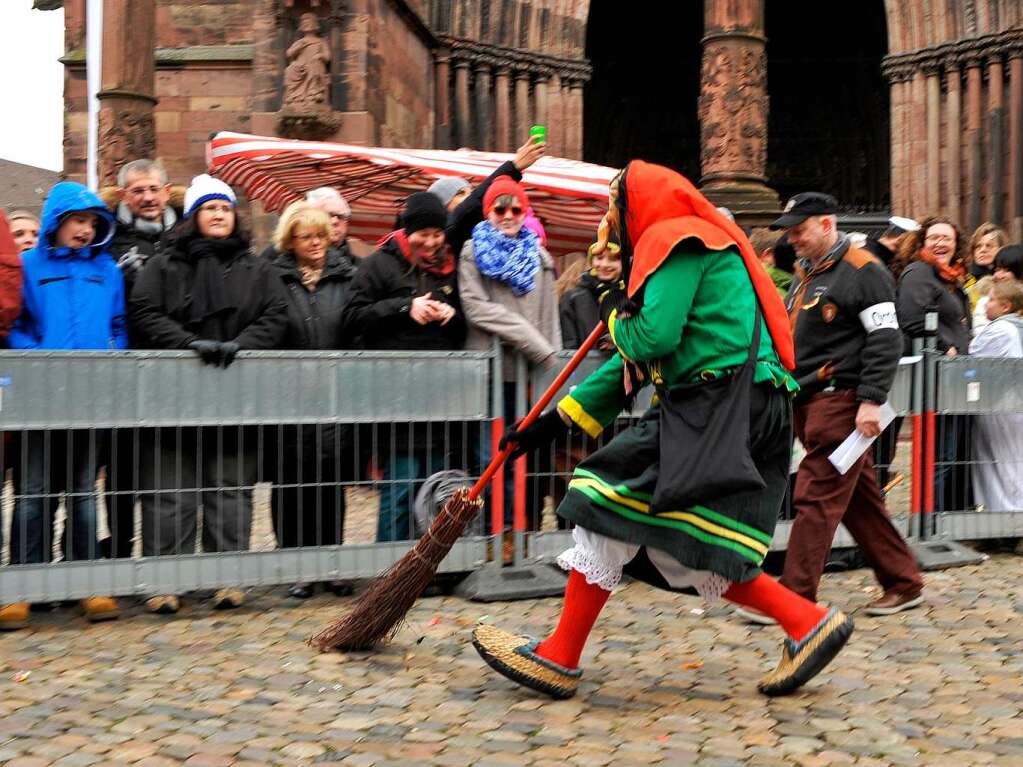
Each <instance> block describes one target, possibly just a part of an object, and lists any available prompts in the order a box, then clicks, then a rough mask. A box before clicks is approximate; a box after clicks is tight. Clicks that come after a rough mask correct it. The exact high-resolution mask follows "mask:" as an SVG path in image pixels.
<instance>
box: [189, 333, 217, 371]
mask: <svg viewBox="0 0 1023 767" xmlns="http://www.w3.org/2000/svg"><path fill="white" fill-rule="evenodd" d="M188 348H189V349H191V350H192V351H194V352H195V353H196V354H198V355H199V357H200V358H201V359H202V361H203V362H204V363H206V364H207V365H219V364H220V342H218V341H207V340H205V339H201V340H199V341H192V343H190V344H189V345H188Z"/></svg>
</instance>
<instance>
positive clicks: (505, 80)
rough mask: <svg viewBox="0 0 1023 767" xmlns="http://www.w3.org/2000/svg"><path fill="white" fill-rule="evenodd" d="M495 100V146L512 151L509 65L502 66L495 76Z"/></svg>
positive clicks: (504, 150) (497, 148) (499, 149)
mask: <svg viewBox="0 0 1023 767" xmlns="http://www.w3.org/2000/svg"><path fill="white" fill-rule="evenodd" d="M494 102H495V106H496V112H497V114H496V116H495V119H494V130H495V131H496V139H497V140H496V142H495V143H494V148H495V149H496V150H497V151H498V152H510V151H512V143H511V77H510V75H509V72H508V67H506V66H501V67H499V68H498V70H497V74H496V75H495V76H494Z"/></svg>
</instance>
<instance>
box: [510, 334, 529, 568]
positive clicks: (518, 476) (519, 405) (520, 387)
mask: <svg viewBox="0 0 1023 767" xmlns="http://www.w3.org/2000/svg"><path fill="white" fill-rule="evenodd" d="M528 385H529V364H528V362H527V361H526V358H525V357H524V356H523V355H521V354H516V355H515V418H516V419H518V418H520V417H521V416H523V415H525V413H526V412H527V411H528V410H529V408H528V406H527V403H526V393H527V387H528ZM514 472H515V475H514V476H515V485H514V486H515V505H514V515H513V520H512V530H513V531H514V538H515V566H516V567H520V566H521V565H522V564H523V562H524V560H525V553H526V552H525V543H526V456H524V455H523V456H520V457H519V458H518V460H516V461H515V466H514Z"/></svg>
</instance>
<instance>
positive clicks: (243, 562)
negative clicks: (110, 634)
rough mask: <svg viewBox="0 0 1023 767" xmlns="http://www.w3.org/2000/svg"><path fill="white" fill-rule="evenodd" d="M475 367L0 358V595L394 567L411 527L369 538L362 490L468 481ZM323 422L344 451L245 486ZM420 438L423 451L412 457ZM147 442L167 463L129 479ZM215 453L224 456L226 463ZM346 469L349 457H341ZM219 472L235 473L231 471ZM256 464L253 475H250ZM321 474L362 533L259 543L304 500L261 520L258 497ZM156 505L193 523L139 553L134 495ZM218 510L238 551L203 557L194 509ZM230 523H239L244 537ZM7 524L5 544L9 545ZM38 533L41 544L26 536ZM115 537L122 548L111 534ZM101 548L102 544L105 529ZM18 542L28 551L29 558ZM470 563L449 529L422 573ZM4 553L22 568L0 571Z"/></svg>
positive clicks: (173, 588)
mask: <svg viewBox="0 0 1023 767" xmlns="http://www.w3.org/2000/svg"><path fill="white" fill-rule="evenodd" d="M493 359H494V355H493V354H492V353H489V352H488V353H478V352H418V351H417V352H312V353H306V352H302V353H297V352H285V351H281V352H245V353H242V354H240V355H239V356H238V360H237V361H236V362H235V363H234V364H233V365H232V366H231V367H229V368H227V369H219V368H215V367H209V366H204V365H202V364H200V363H199V362H198V360H197V358H196V357H195V355H194V354H191V353H185V352H118V353H105V352H2V353H0V431H2V432H3V433H4V437H5V449H4V450H3V452H2V453H0V458H2V465H3V467H4V469H5V471H7V472H9V473H11V474H13V475H14V476H13V481H12V482H8V483H5V485H6V488H5V489H6V492H5V494H4V504H3V514H2V515H0V519H2V521H3V525H2V527H0V549H2V562H3V564H4V565H5V566H3V567H0V604H6V603H10V602H13V601H29V602H45V601H55V600H67V599H78V598H83V597H86V596H90V595H111V596H123V595H139V596H149V595H157V594H182V593H184V592H187V591H191V590H204V589H216V588H224V587H249V586H266V585H276V584H286V583H293V582H296V581H302V582H317V581H344V580H351V579H358V578H367V577H371V576H374V575H376V574H377V573H379V572H380V571H381V570H383V569H385V568H386V567H388V566H389V565H390V564H392V563H393V562H395V561H397V559H398V558H400V557H401V556H402V555H403V554H404V553H405V551H407V549H408V548H409V547H410V545H411V543H410V541H411V540H412V539H413V538H414V537H415V532H414V530H413V529H412V518H411V515H410V517H409V520H408V528H407V529H403V530H400V531H392V532H393V533H395V534H393V535H390V536H389V537H390V538H394V539H396V540H388V541H384V542H379V543H378V542H370V541H371V540H372V538H373V534H374V528H375V526H374V525H373V521H374V520H375V518H376V515H377V508H376V498H375V494H376V493H378V492H383V493H387V492H388V491H389V490H390V489H395V490H396V491H400V490H402V489H406V490H408V491H409V493H410V495H411V494H414V492H415V490H416V489H418V486H419V485H420V484H421V481H422V480H423V479H424V478H425V477H426V476H428V475H429V474H431V473H432V472H433V470H435V469H439V468H448V469H459V470H463V471H465V472H466V473H468V474H469V475H470V477H471V476H473V475H475V474H478V472H479V469H480V465H481V462H482V461H483V460H484V459H485V458H486V451H485V450H482V449H480V447H479V445H480V444H481V443H482V442H483V441H484V440H486V439H488V438H489V436H490V435H489V434H488V430H489V426H490V420H491V399H492V397H493V394H492V392H491V388H490V387H491V382H492V373H491V366H492V363H493ZM337 424H344V425H345V427H346V429H348V431H347V432H346V437H345V439H346V440H348V442H349V443H350V444H348V446H347V452H346V453H343V454H342V451H338V452H336V453H335V454H333V456H332V458H331V459H330V460H332V461H333V463H334V466H333V467H331V466H327V467H326V468H322V467H321V468H320V469H316V470H315V471H313V470H308V471H306V476H302V478H301V479H299V480H298V481H292V482H291V483H290V484H284V485H283V488H280V484H281V483H280V476H278V477H276V479H277V480H278V484H277V485H274V486H272V487H271V486H269V485H267V484H266V482H265V481H261V480H265V476H264V474H265V473H267V471H268V472H269V473H270V474H273V473H274V471H275V469H274V464H275V463H276V472H277V474H278V475H280V473H281V471H282V467H289V468H295V467H297V466H299V465H300V464H301V463H302V462H303V460H304V459H303V457H302V455H301V452H302V451H303V450H304V449H307V448H309V445H310V444H312V448H310V449H316V448H318V447H320V445H319V440H320V435H321V431H320V430H321V429H322V430H328V429H331V428H333V427H334V426H335V425H337ZM302 429H305V430H306V431H305V432H302V431H301V430H302ZM296 433H297V434H305V435H306V436H307V437H309V435H311V439H312V442H310V439H305V442H303V439H302V438H297V437H295V436H294V435H295V434H296ZM324 433H331V434H333V432H324ZM288 434H291V435H292V436H291V437H290V441H289V437H288ZM332 438H334V439H337V440H338V441H340V438H336V437H332ZM161 440H166V441H167V443H166V444H164V443H163V442H161ZM360 443H361V444H360ZM424 443H425V444H426V445H427V447H425V448H423V449H422V450H418V446H421V445H422V444H424ZM154 444H155V445H157V446H159V447H157V448H154V447H153V446H154ZM296 444H297V446H296ZM409 444H413V445H415V446H417V451H416V452H418V453H421V455H420V456H419V461H420V463H419V464H418V465H416V466H415V467H414V469H409V468H408V467H407V466H406V467H405V469H404V473H395V471H394V469H395V468H396V467H397V466H398V465H399V462H401V461H404V460H405V459H406V453H408V454H411V453H412V452H413V451H412V450H406V449H405V448H406V447H407V445H409ZM115 445H118V446H120V447H121V449H122V455H121V456H120V460H119V459H118V457H117V456H116V455H114V454H113V453H112V450H111V447H112V446H115ZM168 445H169V447H168ZM184 447H188V450H184ZM161 448H162V449H164V450H167V451H169V452H170V454H171V455H172V456H179V458H178V459H177V465H174V464H173V463H170V464H167V465H169V466H170V467H171V468H170V469H169V472H168V473H170V474H171V476H164V477H163V478H162V481H160V482H151V483H149V484H146V482H144V481H143V478H144V475H146V473H147V469H149V468H153V467H154V466H155V465H156V463H157V462H158V461H157V460H152V459H153V456H157V455H160V453H159V450H160V449H161ZM204 450H205V451H207V452H206V453H205V454H204V452H203V451H204ZM124 451H128V452H127V453H125V452H124ZM176 451H177V452H176ZM182 455H183V456H185V458H183V459H182V458H181V457H180V456H182ZM232 456H241V459H240V460H236V461H235V462H234V464H232V463H231V461H232ZM128 458H130V461H128V463H127V465H128V468H127V470H126V471H124V472H122V476H121V477H120V479H118V478H117V476H116V471H117V467H118V466H119V465H121V464H122V462H123V461H124V460H127V459H128ZM363 459H365V460H363ZM193 461H194V462H195V465H192V462H193ZM204 461H205V463H204ZM328 462H329V461H328ZM349 462H351V463H352V464H353V465H352V466H351V467H349V466H343V465H342V464H343V463H345V464H347V463H349ZM81 463H84V464H85V465H86V466H87V467H89V469H90V470H95V469H98V468H99V467H100V466H105V467H106V469H105V473H106V477H105V481H101V482H100V483H98V484H88V485H87V486H85V485H83V484H82V482H81V481H76V480H79V478H78V477H76V476H74V475H75V473H76V470H77V469H78V467H79V465H80V464H81ZM235 464H236V465H237V467H238V468H237V479H235V476H236V475H235V470H234V469H233V468H231V467H232V466H234V465H235ZM225 465H226V466H227V468H226V469H224V466H225ZM196 466H198V468H196ZM209 466H213V467H218V466H219V467H220V468H221V469H223V471H224V472H225V473H226V476H225V477H222V478H221V479H222V481H221V482H220V483H219V484H211V483H209V482H208V481H204V478H205V477H208V473H209V472H206V473H204V472H205V467H209ZM266 466H270V469H269V470H267V471H264V468H265V467H266ZM389 467H390V469H391V471H390V472H389V471H388V468H389ZM162 468H165V466H163V465H160V466H155V469H154V471H153V472H151V473H154V474H156V475H159V470H160V469H162ZM349 469H350V470H349ZM209 471H210V472H212V471H214V469H210V470H209ZM30 472H35V474H33V476H36V475H38V474H40V472H41V473H42V476H43V477H44V479H42V480H40V482H42V484H41V485H40V486H39V487H36V491H35V492H30V493H26V492H25V486H26V485H27V484H30V483H29V480H28V476H29V474H30ZM254 472H255V475H254V474H253V473H254ZM331 472H334V473H333V474H332V473H331ZM294 473H295V472H292V474H294ZM124 474H130V478H128V477H125V476H124ZM328 475H329V476H328ZM112 476H113V482H111V479H112ZM338 477H345V479H340V480H338ZM389 477H393V479H391V478H389ZM182 479H189V480H190V481H182ZM93 482H95V480H93ZM339 484H340V485H342V486H343V487H345V488H347V489H348V490H349V493H348V506H349V508H348V510H347V517H348V519H347V521H348V522H349V524H351V522H352V509H351V504H352V497H351V496H352V491H356V492H357V493H358V494H360V497H361V505H362V507H364V508H363V511H364V513H363V516H364V517H366V516H368V517H369V519H368V524H364V525H363V527H367V528H368V534H367V535H366V536H364V537H363V539H362V540H360V542H359V543H345V544H343V545H341V544H340V543H335V544H332V545H317V546H308V545H305V544H304V542H303V540H302V532H301V530H299V532H298V540H297V542H296V541H294V540H293V541H292V542H291V546H292V547H290V548H278V547H276V543H275V541H274V539H275V535H274V531H273V530H271V524H270V523H271V522H273V521H279V520H285V521H286V518H287V517H289V515H293V514H296V513H297V514H299V517H300V522H299V523H298V524H299V525H303V524H306V523H305V521H301V520H304V517H302V515H301V513H300V512H303V513H307V512H308V511H309V510H308V509H305V510H299V511H296V510H294V509H291V508H285V509H282V510H281V511H280V515H279V520H268V519H267V517H268V516H269V514H268V509H269V508H271V507H272V500H273V499H272V497H271V496H270V493H273V492H277V491H278V490H279V489H280V492H282V493H286V492H287V491H288V490H294V491H296V492H297V491H302V490H303V489H316V488H318V487H330V488H336V487H337V486H338V485H339ZM33 487H35V485H33ZM147 491H148V492H147ZM124 495H127V496H128V497H129V498H130V508H129V510H128V512H127V513H128V515H129V517H130V522H129V523H130V524H131V525H132V531H131V534H130V539H131V550H130V551H129V552H127V553H124V552H122V554H121V555H120V556H117V555H115V554H113V553H111V551H104V550H103V549H102V546H101V545H100V544H98V543H97V541H98V539H100V538H102V537H103V533H104V532H109V528H110V526H111V524H112V523H113V521H114V520H113V519H111V518H109V513H110V505H111V504H112V503H113V504H116V503H117V499H118V497H119V496H124ZM157 498H163V499H164V500H167V499H170V501H171V502H172V503H178V502H183V501H181V499H191V500H189V503H192V502H194V503H195V506H196V507H197V511H196V512H195V513H196V515H197V517H198V520H197V522H196V525H195V527H196V530H197V533H196V534H193V536H192V542H191V548H188V547H187V546H186V547H185V549H184V550H183V551H179V552H178V553H176V554H175V555H173V556H155V555H154V556H140V554H141V553H142V549H143V548H144V544H145V543H146V541H150V542H152V539H153V537H154V536H153V535H152V534H150V535H149V536H148V537H147V536H146V535H144V534H143V533H144V531H145V528H146V524H145V522H146V520H145V516H146V514H145V508H146V499H151V502H152V503H154V508H155V503H156V501H155V500H152V499H157ZM238 498H242V499H243V500H242V501H240V502H239V501H238V500H237V499H238ZM195 499H200V500H195ZM244 499H248V500H247V501H246V500H244ZM260 499H262V500H260ZM136 501H140V503H139V504H137V505H136ZM88 503H95V504H96V505H97V510H96V513H95V515H94V516H93V517H91V518H90V516H89V514H88V512H83V513H78V512H77V511H76V509H79V508H84V507H78V506H76V504H88ZM218 503H235V504H236V505H237V504H238V503H240V504H241V505H239V506H237V508H240V509H244V508H246V507H245V504H246V503H248V504H249V505H248V507H247V512H248V515H249V520H248V521H247V520H245V519H242V518H243V517H245V512H244V511H243V512H239V514H238V517H239V521H238V522H237V527H238V530H240V532H238V530H236V531H235V532H238V536H237V537H239V538H241V539H244V540H241V541H240V542H239V543H238V544H237V546H236V548H237V549H238V550H230V549H231V547H230V546H226V545H221V543H218V542H215V545H214V546H212V548H215V549H219V550H216V551H212V552H208V553H205V552H204V553H200V551H201V549H200V546H199V545H197V543H196V542H195V541H196V538H199V539H201V540H202V542H203V544H205V543H206V541H205V533H206V529H207V526H208V523H209V522H210V517H211V505H216V504H218ZM316 503H317V505H318V506H319V504H320V502H319V501H317V502H316ZM19 504H24V507H23V508H24V509H25V510H28V509H30V508H31V509H42V511H40V512H38V513H39V514H42V523H41V524H39V523H38V522H37V521H35V520H37V519H38V516H37V517H36V518H35V519H34V520H33V521H32V522H31V523H29V522H28V521H27V517H26V513H27V512H25V513H22V515H21V517H20V525H17V524H12V520H15V519H16V518H17V516H18V515H17V509H18V507H19ZM33 504H35V505H33ZM299 505H301V501H299ZM140 507H141V508H140ZM226 508H231V507H230V506H228V507H226ZM320 511H322V509H320V508H317V509H316V510H315V512H316V513H319V512H320ZM155 516H156V515H155V514H153V515H151V518H152V517H155ZM165 518H166V516H165ZM76 520H79V522H78V524H77V526H76ZM81 520H86V521H85V522H82V521H81ZM327 521H328V522H329V521H330V520H329V519H328V520H327ZM363 521H364V522H367V520H363ZM54 522H56V525H57V528H56V530H54V528H53V524H54ZM61 523H63V535H62V534H61V529H60V528H61ZM282 524H283V523H282ZM248 525H251V526H252V529H251V531H250V532H249V533H248V534H246V532H245V529H244V528H246V527H247V526H248ZM323 525H324V522H323V521H322V520H320V519H317V520H315V525H314V526H315V527H316V530H315V531H314V532H313V533H309V534H307V535H306V536H305V540H306V541H308V540H309V539H310V538H318V536H319V532H320V528H321V527H322V526H323ZM90 526H94V528H95V529H90ZM188 526H190V525H188V524H184V523H181V522H180V520H178V519H177V518H176V517H175V518H174V519H172V521H171V522H170V523H168V525H167V526H166V527H167V529H168V530H169V531H170V534H169V535H167V536H165V537H164V540H163V541H162V542H161V541H160V540H159V534H158V533H159V529H160V528H159V525H154V527H155V528H156V530H157V535H156V536H155V538H156V541H155V546H156V548H157V549H158V548H159V547H160V546H161V545H164V544H166V543H167V542H168V541H169V540H170V539H171V538H175V539H176V538H177V537H178V536H179V535H181V536H183V538H184V539H186V542H187V539H188V531H187V530H185V531H182V529H181V528H182V527H188ZM227 526H229V525H227ZM15 527H17V530H15V529H14V528H15ZM274 527H275V528H276V525H274ZM39 531H42V532H41V533H40V532H39ZM376 533H377V535H379V530H376ZM15 534H16V536H15V537H16V538H17V539H18V544H17V545H12V544H15V542H14V541H12V540H11V537H12V535H15ZM38 535H41V536H42V539H43V542H42V544H40V543H39V542H38V540H36V539H35V538H33V536H38ZM121 536H124V531H123V530H122V531H121ZM276 537H277V538H279V537H280V535H277V536H276ZM293 537H294V536H293ZM367 537H368V538H369V539H370V541H366V540H365V538H367ZM117 540H121V541H123V539H122V538H121V537H120V536H118V538H117ZM106 543H107V545H108V546H113V545H114V537H113V536H111V537H109V538H107V540H106ZM177 548H178V549H181V546H178V547H177ZM14 549H16V550H14ZM30 550H31V551H32V552H35V553H34V554H32V555H31V556H30V555H29V554H28V552H29V551H30ZM487 556H488V540H487V539H486V538H484V537H475V538H466V539H463V540H461V541H459V542H458V544H457V545H456V546H455V547H454V548H453V549H452V551H451V553H450V555H449V556H448V558H447V559H446V560H445V561H444V562H443V563H442V565H441V568H440V572H463V571H466V570H472V569H474V568H477V567H479V566H480V565H481V564H482V563H483V562H485V561H486V559H487ZM12 559H13V560H16V561H26V560H27V561H33V562H34V563H29V564H10V561H11V560H12ZM39 559H41V560H42V561H36V560H39ZM53 559H57V560H59V559H63V561H51V560H53Z"/></svg>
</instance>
